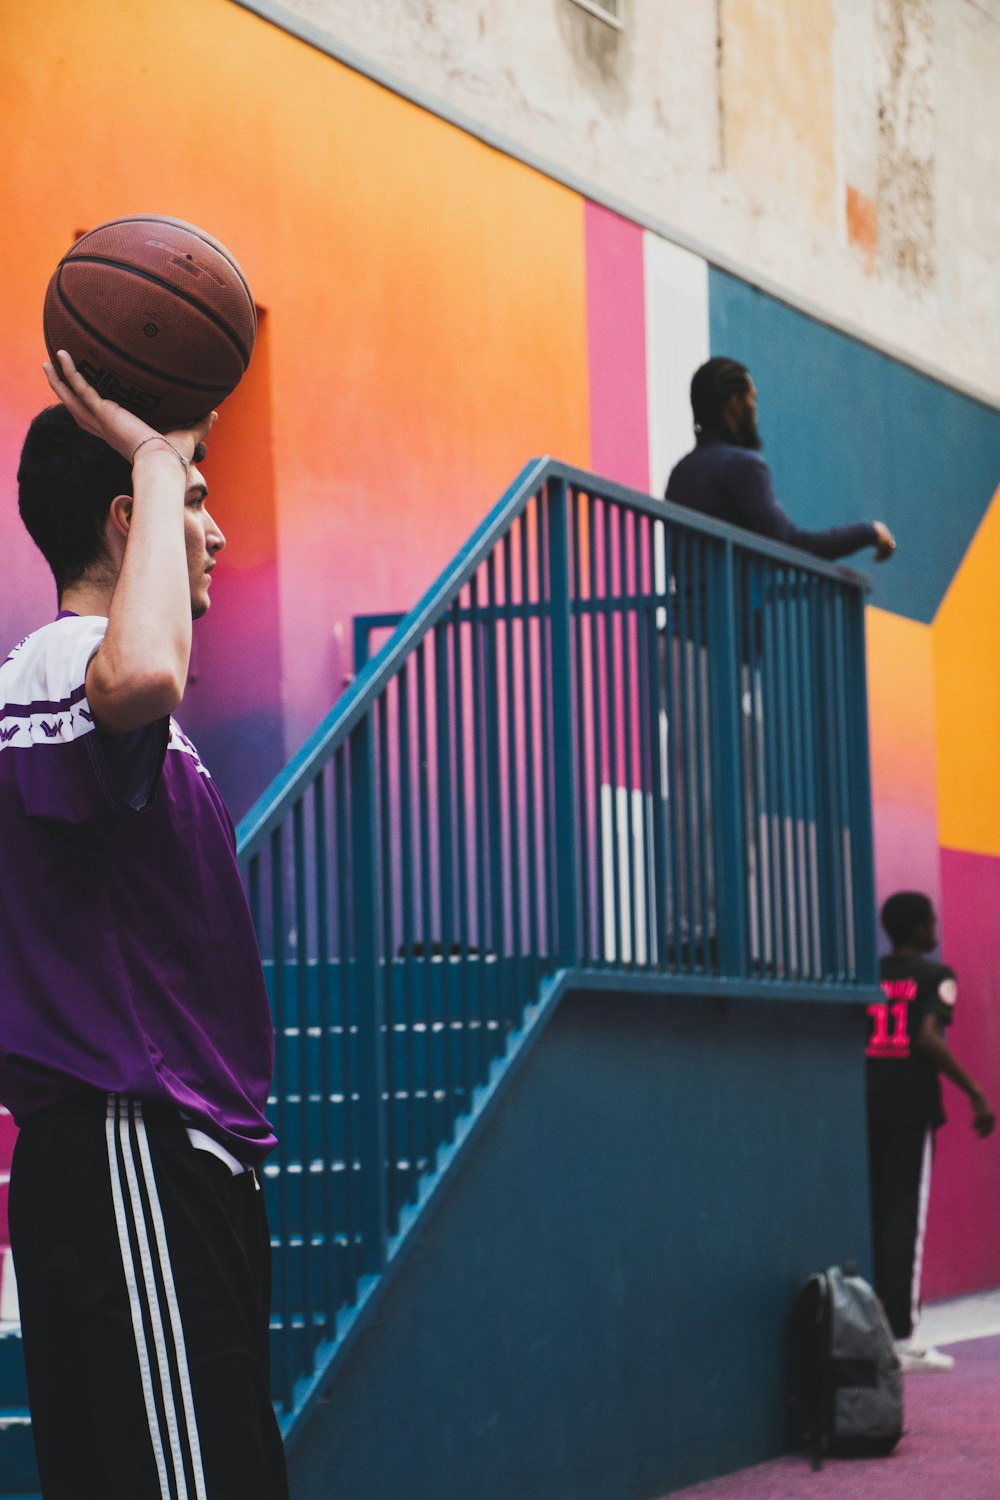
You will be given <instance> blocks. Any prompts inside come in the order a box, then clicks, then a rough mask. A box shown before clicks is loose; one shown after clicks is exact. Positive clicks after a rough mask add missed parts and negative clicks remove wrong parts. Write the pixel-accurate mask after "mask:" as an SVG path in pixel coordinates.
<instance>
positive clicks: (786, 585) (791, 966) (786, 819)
mask: <svg viewBox="0 0 1000 1500" xmlns="http://www.w3.org/2000/svg"><path fill="white" fill-rule="evenodd" d="M792 586H793V582H792V568H783V570H781V574H780V579H778V580H777V597H775V687H777V708H778V721H777V730H778V733H777V739H778V780H780V786H781V798H780V804H781V805H780V819H781V820H780V829H781V834H780V837H781V871H783V898H784V900H783V910H781V926H783V929H784V936H786V977H787V978H793V977H796V978H798V974H799V965H801V962H802V954H801V951H799V945H798V921H796V907H798V895H799V885H798V879H796V859H795V835H796V828H795V796H793V786H792V703H790V700H789V642H787V636H789V610H787V601H789V592H790V589H792Z"/></svg>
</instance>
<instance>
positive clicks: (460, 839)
mask: <svg viewBox="0 0 1000 1500" xmlns="http://www.w3.org/2000/svg"><path fill="white" fill-rule="evenodd" d="M466 592H467V591H466ZM470 617H471V610H470V609H469V607H468V605H466V606H465V607H464V608H463V606H462V594H459V597H458V598H457V599H456V600H455V603H454V605H453V606H452V612H451V619H452V631H453V633H454V640H455V650H454V666H453V670H454V678H453V686H452V692H453V697H454V703H455V786H456V789H457V796H456V800H455V831H456V850H455V852H456V855H457V859H456V862H455V863H456V918H457V927H458V942H459V951H460V954H461V957H460V959H459V1022H458V1042H459V1048H458V1052H459V1058H460V1062H461V1067H460V1078H461V1099H462V1108H463V1111H465V1110H468V1108H469V1104H470V1101H471V1097H472V999H471V995H470V985H471V984H472V982H473V981H472V977H471V975H470V972H469V970H470V957H469V955H470V949H471V947H472V937H471V931H472V921H471V904H472V903H471V900H470V894H469V880H470V874H469V850H470V840H471V848H472V849H475V847H476V845H475V834H474V829H475V823H474V819H473V821H472V831H471V834H470V826H469V825H470V808H472V809H473V811H474V805H475V787H474V786H473V795H472V796H471V797H470V796H469V787H468V780H467V776H466V749H467V744H468V743H471V741H472V732H471V728H470V721H469V718H470V716H469V713H468V711H467V709H466V703H467V697H466V692H465V671H466V668H465V663H466V658H467V656H468V654H469V653H468V652H467V651H466V648H465V642H466V639H467V638H468V636H469V634H470V632H471V630H472V626H471V624H470V623H469V620H470ZM474 758H475V756H474V754H473V759H474Z"/></svg>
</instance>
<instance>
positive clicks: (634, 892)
mask: <svg viewBox="0 0 1000 1500" xmlns="http://www.w3.org/2000/svg"><path fill="white" fill-rule="evenodd" d="M633 519H634V518H633ZM628 523H629V512H628V511H627V510H626V508H625V506H623V505H621V506H619V507H618V593H619V597H620V601H621V602H620V605H619V611H618V618H619V622H620V624H619V638H620V640H621V662H622V730H623V733H622V748H623V753H624V761H625V763H624V775H623V777H622V789H623V791H624V794H625V889H626V891H627V892H628V895H627V898H626V906H627V909H628V921H629V957H630V961H631V963H632V965H633V966H635V965H636V964H637V963H638V962H639V953H640V951H641V950H640V942H639V912H640V908H641V907H642V905H643V901H642V894H644V893H642V894H641V893H640V891H639V888H638V884H637V880H636V869H637V865H638V860H637V858H636V841H635V798H636V792H635V787H634V786H633V779H634V776H635V762H634V756H633V752H634V744H633V740H634V729H635V715H636V701H635V696H634V693H633V684H632V673H633V668H634V662H635V655H634V648H633V644H632V642H633V631H632V625H633V621H634V617H635V605H634V602H633V600H634V598H635V592H637V590H636V591H635V592H633V589H632V587H631V585H630V582H629V561H630V558H631V552H632V549H631V548H630V547H629V544H628V532H629V524H628ZM640 801H641V798H640Z"/></svg>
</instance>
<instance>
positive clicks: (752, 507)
mask: <svg viewBox="0 0 1000 1500" xmlns="http://www.w3.org/2000/svg"><path fill="white" fill-rule="evenodd" d="M664 498H665V499H667V500H672V501H673V502H674V503H675V504H677V505H686V506H688V507H689V509H691V510H696V511H698V512H699V513H700V514H701V515H703V516H713V517H714V518H715V520H717V521H728V522H729V524H730V525H732V526H742V527H743V528H744V529H745V530H746V531H755V532H757V533H758V535H760V536H766V537H770V538H771V539H772V540H773V541H776V542H784V543H785V544H786V545H787V546H789V547H801V549H802V550H803V552H811V553H812V554H813V556H814V557H825V558H826V559H827V560H828V561H830V562H832V561H834V560H835V559H836V558H838V557H847V556H848V555H849V554H850V553H852V552H857V551H858V550H859V549H860V548H862V547H871V546H873V545H874V543H875V541H876V536H875V527H874V526H873V525H872V523H871V521H854V522H852V524H851V525H849V526H831V527H829V528H828V529H827V530H826V531H803V530H801V528H800V527H798V526H796V525H795V523H794V522H793V520H792V518H791V516H789V514H788V512H787V511H786V510H784V509H783V508H782V506H781V505H779V503H778V501H777V500H776V498H775V494H774V489H773V487H772V485H771V471H770V469H769V468H768V466H767V464H766V463H765V462H764V460H763V458H762V457H761V456H760V454H759V453H758V452H757V451H756V449H754V448H744V447H742V446H740V445H739V444H737V443H734V442H731V441H728V435H726V436H723V435H722V434H719V433H714V432H710V433H704V434H702V435H701V436H700V437H699V439H698V446H697V447H696V448H694V449H693V450H692V451H691V452H690V453H688V454H686V455H685V457H684V458H682V459H681V460H680V462H679V463H678V464H676V465H675V467H674V469H673V471H672V472H671V475H670V478H669V479H668V480H667V488H666V493H665V496H664Z"/></svg>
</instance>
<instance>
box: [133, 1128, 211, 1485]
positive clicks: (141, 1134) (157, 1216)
mask: <svg viewBox="0 0 1000 1500" xmlns="http://www.w3.org/2000/svg"><path fill="white" fill-rule="evenodd" d="M135 1115H136V1118H135V1133H136V1138H137V1140H138V1142H139V1156H140V1159H141V1161H142V1171H143V1177H144V1180H145V1183H146V1196H147V1197H148V1199H149V1211H150V1216H151V1217H152V1220H153V1230H154V1233H155V1236H156V1250H157V1254H158V1256H159V1258H160V1271H161V1273H162V1276H163V1287H164V1291H165V1293H166V1298H167V1309H168V1311H169V1313H170V1326H171V1328H172V1330H173V1335H174V1350H175V1353H176V1356H177V1373H178V1378H179V1380H180V1387H181V1399H182V1400H183V1402H184V1416H185V1419H186V1421H187V1430H188V1444H189V1447H190V1452H191V1468H192V1472H193V1474H194V1486H195V1493H196V1495H197V1500H208V1495H207V1490H206V1487H205V1471H204V1469H203V1467H202V1462H201V1440H200V1438H199V1436H198V1421H197V1418H196V1416H195V1409H194V1392H193V1391H192V1389H191V1372H190V1370H189V1369H188V1360H187V1346H186V1344H185V1342H184V1326H183V1324H182V1322H181V1309H180V1304H179V1302H178V1301H177V1288H176V1286H175V1285H174V1272H173V1267H172V1266H171V1264H170V1251H169V1248H168V1246H167V1230H166V1225H165V1224H164V1222H163V1211H162V1209H161V1208H160V1195H159V1193H158V1192H157V1188H156V1178H155V1176H154V1174H153V1158H152V1156H151V1155H150V1151H149V1139H148V1137H147V1135H146V1124H145V1121H144V1120H143V1118H142V1106H141V1105H140V1104H136V1106H135Z"/></svg>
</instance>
